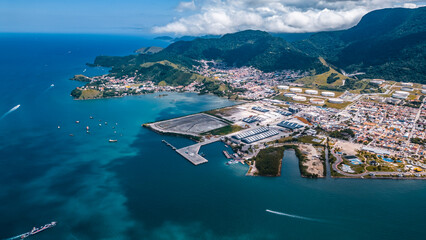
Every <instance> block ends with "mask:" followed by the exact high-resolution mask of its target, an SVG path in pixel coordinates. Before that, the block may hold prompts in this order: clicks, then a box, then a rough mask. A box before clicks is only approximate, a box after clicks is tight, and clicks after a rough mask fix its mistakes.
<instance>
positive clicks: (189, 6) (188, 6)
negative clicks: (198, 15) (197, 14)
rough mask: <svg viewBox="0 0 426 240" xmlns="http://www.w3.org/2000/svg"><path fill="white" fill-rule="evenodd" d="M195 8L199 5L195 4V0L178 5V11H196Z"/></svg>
mask: <svg viewBox="0 0 426 240" xmlns="http://www.w3.org/2000/svg"><path fill="white" fill-rule="evenodd" d="M195 9H197V7H196V6H195V1H194V0H192V1H189V2H180V3H179V5H178V6H177V7H176V11H178V12H184V11H187V10H191V11H194V10H195Z"/></svg>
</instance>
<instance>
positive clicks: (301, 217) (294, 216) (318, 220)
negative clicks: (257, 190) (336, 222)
mask: <svg viewBox="0 0 426 240" xmlns="http://www.w3.org/2000/svg"><path fill="white" fill-rule="evenodd" d="M266 211H267V212H268V213H272V214H277V215H281V216H286V217H291V218H297V219H301V220H306V221H312V222H322V223H325V222H328V221H325V220H321V219H316V218H308V217H303V216H298V215H293V214H288V213H283V212H277V211H272V210H269V209H266Z"/></svg>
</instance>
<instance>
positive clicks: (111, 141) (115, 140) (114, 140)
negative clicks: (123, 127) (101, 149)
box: [109, 139, 118, 143]
mask: <svg viewBox="0 0 426 240" xmlns="http://www.w3.org/2000/svg"><path fill="white" fill-rule="evenodd" d="M109 142H110V143H114V142H118V140H117V139H110V140H109Z"/></svg>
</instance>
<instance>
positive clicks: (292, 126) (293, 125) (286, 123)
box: [277, 121, 303, 130]
mask: <svg viewBox="0 0 426 240" xmlns="http://www.w3.org/2000/svg"><path fill="white" fill-rule="evenodd" d="M277 126H280V127H283V128H288V129H291V130H294V129H298V128H302V127H303V125H300V124H297V123H294V122H289V121H282V122H280V123H278V124H277Z"/></svg>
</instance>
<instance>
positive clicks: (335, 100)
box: [328, 98, 343, 104]
mask: <svg viewBox="0 0 426 240" xmlns="http://www.w3.org/2000/svg"><path fill="white" fill-rule="evenodd" d="M328 101H329V102H331V103H338V104H342V103H343V99H340V98H329V99H328Z"/></svg>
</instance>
